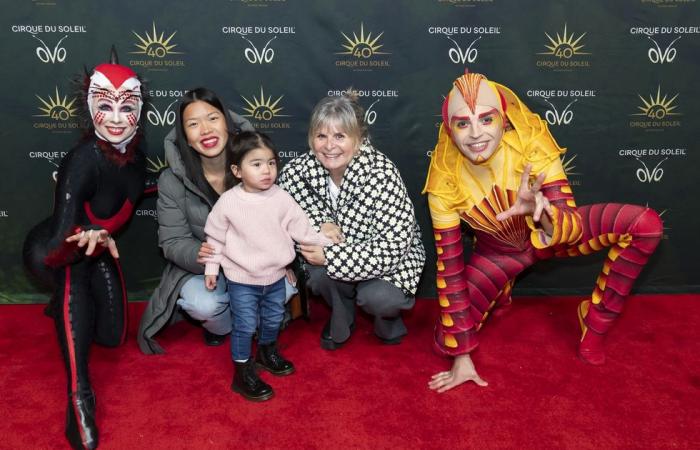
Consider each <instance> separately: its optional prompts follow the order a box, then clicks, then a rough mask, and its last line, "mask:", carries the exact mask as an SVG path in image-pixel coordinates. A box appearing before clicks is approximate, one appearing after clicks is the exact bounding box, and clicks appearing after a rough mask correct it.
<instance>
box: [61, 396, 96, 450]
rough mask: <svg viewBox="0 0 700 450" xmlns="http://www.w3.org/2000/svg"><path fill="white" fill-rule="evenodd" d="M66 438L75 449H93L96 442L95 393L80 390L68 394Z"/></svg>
mask: <svg viewBox="0 0 700 450" xmlns="http://www.w3.org/2000/svg"><path fill="white" fill-rule="evenodd" d="M66 438H67V439H68V442H70V445H71V447H73V448H75V449H86V448H87V449H95V448H97V444H98V433H97V425H95V394H94V393H93V392H92V390H89V389H88V390H80V391H77V392H71V393H70V394H69V395H68V409H67V411H66Z"/></svg>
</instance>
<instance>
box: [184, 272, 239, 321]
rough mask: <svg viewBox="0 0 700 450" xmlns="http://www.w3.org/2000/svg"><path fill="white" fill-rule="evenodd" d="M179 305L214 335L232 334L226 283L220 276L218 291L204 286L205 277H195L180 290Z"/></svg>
mask: <svg viewBox="0 0 700 450" xmlns="http://www.w3.org/2000/svg"><path fill="white" fill-rule="evenodd" d="M177 304H178V305H179V306H180V307H181V308H182V309H183V310H185V311H186V312H187V314H189V316H190V317H192V318H193V319H195V320H201V321H202V326H203V327H204V328H206V329H207V330H208V331H209V332H211V333H214V334H229V333H230V332H231V310H230V309H229V299H228V295H226V283H225V280H224V277H223V276H219V279H218V280H217V282H216V289H214V290H213V291H210V290H208V289H207V288H206V287H205V286H204V275H195V276H193V277H191V278H190V279H189V280H187V281H186V282H185V284H183V285H182V287H181V288H180V298H179V299H178V301H177Z"/></svg>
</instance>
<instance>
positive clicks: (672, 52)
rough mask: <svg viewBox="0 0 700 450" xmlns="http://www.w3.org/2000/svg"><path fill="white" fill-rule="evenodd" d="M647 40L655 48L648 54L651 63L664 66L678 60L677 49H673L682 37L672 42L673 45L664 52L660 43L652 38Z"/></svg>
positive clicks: (668, 46) (649, 37) (669, 45)
mask: <svg viewBox="0 0 700 450" xmlns="http://www.w3.org/2000/svg"><path fill="white" fill-rule="evenodd" d="M647 38H648V39H649V40H650V41H651V42H653V43H654V46H653V47H651V48H650V49H649V51H648V52H647V56H648V57H649V61H651V62H652V63H654V64H663V63H667V62H668V63H671V62H673V60H674V59H676V54H677V52H676V49H675V48H673V44H675V43H676V41H677V40H678V39H680V38H681V36H678V37H677V38H675V39H674V40H672V41H671V43H670V44H668V45H667V46H666V48H665V49H663V50H661V47H660V46H659V43H658V42H656V41H655V40H654V39H652V38H651V36H647Z"/></svg>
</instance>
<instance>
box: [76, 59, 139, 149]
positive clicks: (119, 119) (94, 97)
mask: <svg viewBox="0 0 700 450" xmlns="http://www.w3.org/2000/svg"><path fill="white" fill-rule="evenodd" d="M140 85H141V84H140V83H139V81H138V79H136V78H130V79H128V80H126V81H124V82H123V83H122V84H121V86H120V88H119V89H115V88H114V86H113V85H112V83H111V82H110V81H109V79H108V78H107V77H105V76H104V75H103V74H101V73H100V72H95V74H94V75H93V76H92V77H91V78H90V88H89V90H88V107H89V109H90V115H91V116H92V122H93V125H94V126H95V134H97V136H98V137H100V138H101V139H103V140H105V141H107V142H109V143H110V144H112V145H115V146H119V144H124V145H125V144H126V143H128V142H129V141H130V140H131V139H132V138H133V137H134V135H135V134H136V130H137V129H138V121H139V117H140V116H141V107H142V105H143V101H142V99H141V90H140Z"/></svg>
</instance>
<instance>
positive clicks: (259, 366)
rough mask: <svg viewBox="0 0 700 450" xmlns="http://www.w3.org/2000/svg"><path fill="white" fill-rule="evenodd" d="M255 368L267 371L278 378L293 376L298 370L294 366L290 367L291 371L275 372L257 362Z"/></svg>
mask: <svg viewBox="0 0 700 450" xmlns="http://www.w3.org/2000/svg"><path fill="white" fill-rule="evenodd" d="M255 367H257V368H258V369H262V370H265V371H267V372H270V373H271V374H272V375H275V376H278V377H283V376H285V375H291V374H293V373H294V372H296V369H295V368H294V366H292V367H290V368H289V369H285V370H273V369H271V368H269V367H267V366H265V365H263V364H260V363H259V362H257V361H256V362H255Z"/></svg>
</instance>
